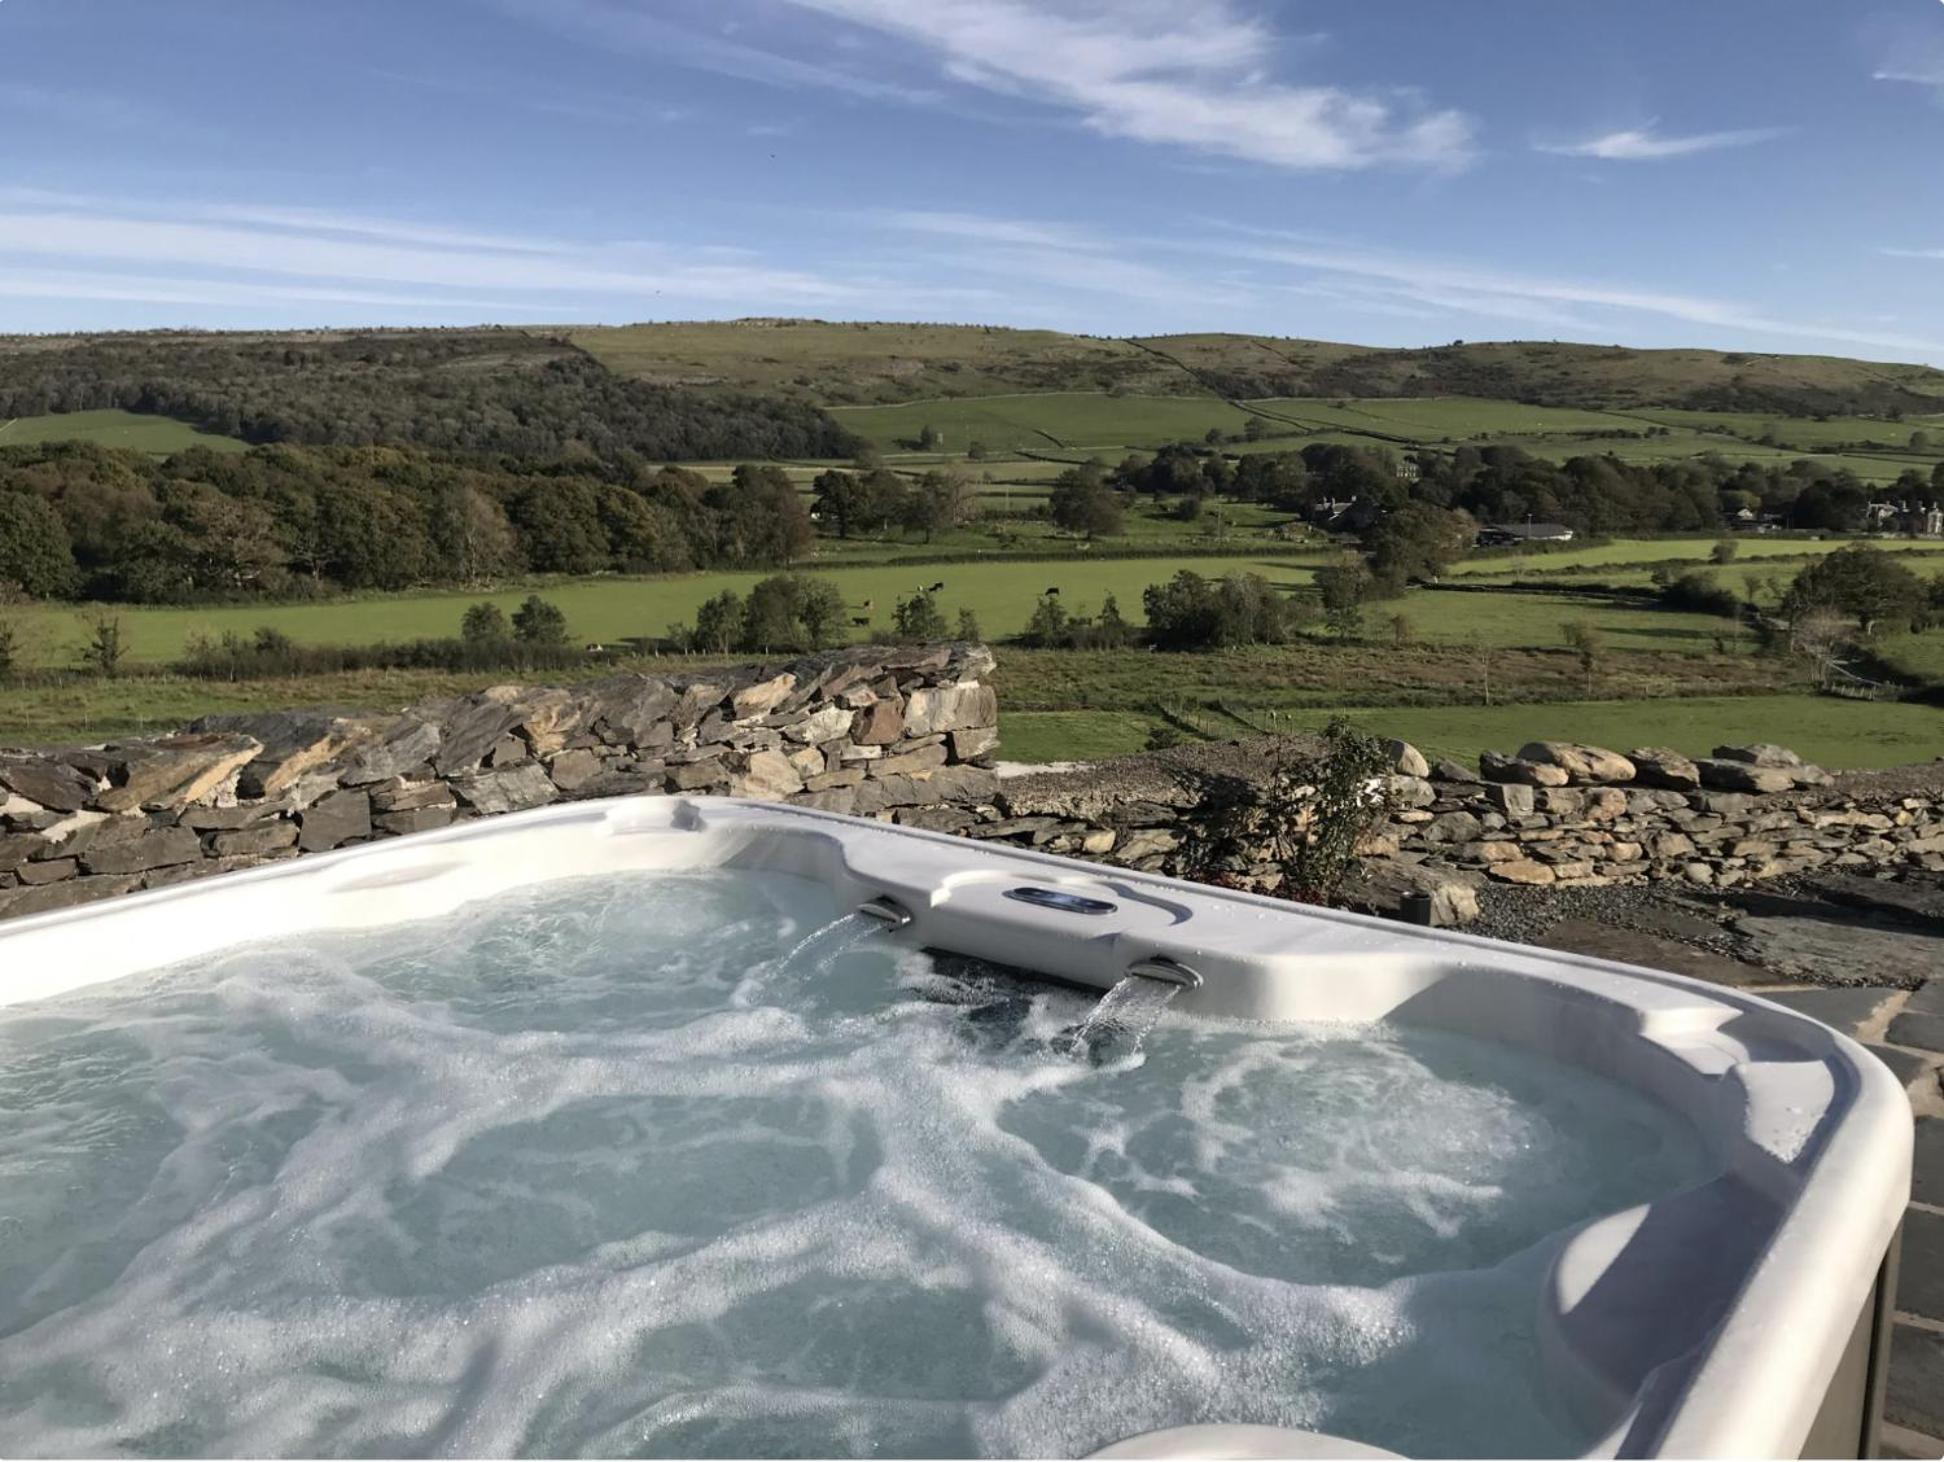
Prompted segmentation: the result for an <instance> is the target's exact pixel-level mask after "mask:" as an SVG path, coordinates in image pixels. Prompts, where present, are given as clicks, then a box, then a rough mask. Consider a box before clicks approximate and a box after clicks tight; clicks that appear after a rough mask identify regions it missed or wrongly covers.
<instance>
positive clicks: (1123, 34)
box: [789, 0, 1473, 169]
mask: <svg viewBox="0 0 1944 1462" xmlns="http://www.w3.org/2000/svg"><path fill="white" fill-rule="evenodd" d="M789 3H791V4H794V5H796V6H797V7H799V8H800V9H804V10H809V11H813V12H815V13H818V14H821V15H825V16H828V17H831V18H833V19H836V20H841V21H846V22H849V23H850V24H853V25H857V26H863V27H867V28H869V29H872V30H875V31H879V32H882V33H885V34H888V35H892V36H896V37H898V38H900V39H903V40H905V41H907V42H910V43H912V44H915V45H917V46H920V47H922V48H924V49H925V50H926V51H927V52H929V53H930V54H932V55H933V56H934V57H935V58H936V60H937V62H938V64H939V65H940V66H941V67H942V68H943V70H944V72H945V74H946V75H947V76H948V77H950V78H951V79H952V80H954V81H957V82H960V83H963V84H965V85H970V86H976V87H981V88H984V89H986V90H989V91H995V92H1001V93H1005V94H1008V95H1015V96H1021V97H1025V98H1028V99H1031V100H1034V101H1039V102H1043V103H1047V104H1050V105H1053V106H1058V107H1062V108H1065V109H1068V110H1071V111H1073V112H1076V113H1077V114H1078V115H1079V116H1080V118H1081V120H1082V122H1083V123H1084V125H1086V126H1087V127H1089V128H1091V129H1092V130H1093V131H1096V132H1099V133H1101V134H1102V135H1104V136H1108V137H1124V138H1130V139H1133V140H1136V141H1141V142H1155V143H1164V144H1172V145H1177V146H1182V147H1188V148H1192V149H1195V150H1197V151H1202V152H1210V153H1216V154H1220V155H1224V156H1228V157H1238V158H1245V159H1247V160H1249V161H1252V162H1259V163H1268V164H1271V165H1273V166H1277V167H1285V168H1299V169H1308V168H1361V167H1369V166H1373V165H1378V164H1386V163H1402V164H1415V165H1422V166H1430V167H1452V166H1457V165H1460V164H1462V163H1464V162H1465V161H1467V160H1468V159H1469V157H1470V155H1471V150H1472V136H1473V127H1472V123H1471V121H1470V119H1468V118H1467V117H1465V116H1464V115H1463V114H1462V113H1459V112H1456V111H1451V110H1436V109H1432V108H1429V107H1426V106H1424V105H1422V104H1421V103H1420V102H1418V101H1417V99H1416V98H1415V96H1414V95H1413V94H1412V93H1410V92H1408V91H1406V90H1403V89H1395V90H1391V91H1372V90H1356V91H1353V90H1350V89H1347V88H1344V87H1341V86H1335V85H1326V84H1306V85H1296V84H1290V83H1285V82H1278V81H1274V80H1271V79H1269V77H1270V72H1271V69H1272V67H1273V66H1274V64H1275V61H1276V57H1277V51H1278V49H1279V46H1280V45H1281V42H1280V41H1279V38H1278V37H1277V35H1276V33H1275V32H1274V31H1273V30H1272V29H1271V28H1270V27H1269V26H1268V25H1267V24H1266V23H1264V22H1263V21H1261V20H1259V19H1255V18H1249V17H1245V16H1243V15H1242V14H1241V13H1240V12H1239V11H1238V10H1237V9H1236V8H1235V6H1234V5H1233V4H1232V3H1230V0H1126V3H1122V4H1117V5H1111V6H1102V5H1100V4H1098V3H1094V0H789Z"/></svg>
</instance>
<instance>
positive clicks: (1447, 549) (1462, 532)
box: [1363, 503, 1478, 593]
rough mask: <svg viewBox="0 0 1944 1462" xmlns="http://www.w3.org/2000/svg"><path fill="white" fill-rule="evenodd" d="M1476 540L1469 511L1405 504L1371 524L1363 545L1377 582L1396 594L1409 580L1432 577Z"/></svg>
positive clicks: (1461, 555) (1473, 524) (1443, 569)
mask: <svg viewBox="0 0 1944 1462" xmlns="http://www.w3.org/2000/svg"><path fill="white" fill-rule="evenodd" d="M1477 537H1478V524H1477V523H1476V522H1474V521H1473V520H1472V517H1471V515H1470V514H1469V513H1464V512H1458V511H1455V510H1453V509H1449V508H1435V507H1432V506H1431V505H1430V504H1429V503H1406V504H1405V505H1404V506H1403V507H1401V508H1398V509H1397V510H1396V511H1394V512H1389V513H1386V514H1384V515H1383V516H1382V517H1381V518H1379V519H1378V520H1377V521H1376V522H1375V523H1373V524H1372V525H1371V527H1370V530H1369V531H1368V532H1367V533H1365V534H1364V540H1363V541H1364V549H1365V551H1366V552H1367V553H1368V554H1369V555H1370V569H1371V573H1372V574H1373V575H1374V576H1375V578H1376V580H1377V584H1378V585H1380V586H1381V587H1382V588H1384V589H1385V590H1387V591H1388V592H1390V593H1397V592H1399V591H1401V590H1402V589H1403V588H1404V586H1405V585H1406V584H1408V583H1409V582H1411V581H1412V580H1413V579H1420V580H1429V579H1436V578H1437V577H1438V576H1439V575H1440V574H1442V573H1443V572H1444V571H1445V570H1446V569H1447V568H1449V567H1450V566H1451V565H1452V564H1454V563H1456V562H1457V561H1458V560H1459V559H1461V558H1463V557H1464V556H1465V552H1466V550H1468V549H1469V548H1470V547H1471V546H1472V543H1473V542H1474V541H1475V540H1476V539H1477Z"/></svg>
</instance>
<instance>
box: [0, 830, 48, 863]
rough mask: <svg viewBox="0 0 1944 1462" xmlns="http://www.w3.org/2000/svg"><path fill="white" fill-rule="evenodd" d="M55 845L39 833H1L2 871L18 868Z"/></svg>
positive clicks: (0, 861) (0, 857) (0, 858)
mask: <svg viewBox="0 0 1944 1462" xmlns="http://www.w3.org/2000/svg"><path fill="white" fill-rule="evenodd" d="M53 846H54V845H53V844H52V843H50V842H48V840H47V839H46V838H44V837H42V836H41V835H40V834H39V833H0V871H5V870H8V869H13V868H18V867H19V866H20V865H21V864H22V863H25V862H26V861H27V860H28V859H29V858H32V857H34V856H35V855H36V854H40V853H45V852H47V851H49V850H50V849H51V848H52V847H53Z"/></svg>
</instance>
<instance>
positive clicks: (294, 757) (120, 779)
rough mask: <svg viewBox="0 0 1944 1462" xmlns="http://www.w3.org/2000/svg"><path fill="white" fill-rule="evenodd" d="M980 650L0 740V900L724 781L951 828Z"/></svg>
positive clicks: (977, 765) (977, 691) (972, 779)
mask: <svg viewBox="0 0 1944 1462" xmlns="http://www.w3.org/2000/svg"><path fill="white" fill-rule="evenodd" d="M991 668H992V657H991V655H990V654H989V653H988V652H987V651H986V650H985V649H984V648H983V647H980V646H973V645H957V646H944V647H938V648H932V649H917V650H896V649H865V650H853V651H843V652H839V653H836V654H830V655H821V656H812V657H808V658H805V659H803V660H799V661H796V662H793V663H791V664H789V665H787V666H785V667H783V668H782V669H781V670H777V669H774V668H771V669H768V670H764V669H759V668H754V667H749V668H742V669H732V670H715V671H709V672H706V673H703V674H688V675H669V676H654V675H638V674H630V675H618V676H614V677H611V678H609V679H606V680H600V681H595V682H591V683H588V684H585V685H579V686H574V687H572V688H564V689H563V688H554V687H520V686H498V687H495V688H493V689H491V690H487V691H484V692H481V693H479V694H477V695H468V696H460V697H454V698H449V699H441V700H434V701H428V702H425V703H423V704H420V705H417V706H414V707H412V708H410V709H408V710H406V711H403V712H401V713H399V714H396V715H377V716H373V715H341V714H334V713H331V712H325V711H279V712H271V713H267V714H261V715H233V716H212V717H208V718H205V719H204V720H202V721H199V722H197V723H196V724H195V725H194V726H192V727H191V728H190V729H189V730H188V731H186V732H184V733H182V734H179V735H174V736H165V737H160V738H153V739H142V740H130V741H123V742H115V743H110V744H109V745H106V746H100V747H89V748H84V749H79V750H63V751H51V752H25V751H12V752H0V918H4V917H7V916H9V915H20V914H30V913H38V912H42V911H45V910H49V909H57V908H65V907H68V906H70V905H73V904H78V903H82V902H85V901H86V900H88V899H92V898H100V897H103V896H106V895H110V894H118V893H127V892H130V891H132V890H135V889H141V888H160V887H165V886H167V885H169V884H172V883H177V882H181V881H183V880H185V879H188V878H194V877H197V876H201V875H205V874H210V873H222V872H228V871H231V870H233V869H237V868H247V867H251V866H254V865H256V864H260V863H265V862H270V861H274V860H277V859H281V858H292V857H296V856H298V855H299V854H300V853H310V852H322V851H324V850H326V849H329V848H336V847H342V846H344V845H346V844H350V843H357V842H363V841H365V840H367V839H371V838H379V837H388V836H394V835H397V834H400V833H411V832H421V831H424V830H426V829H428V828H435V827H443V826H445V825H446V824H448V823H451V822H453V821H456V820H459V819H464V818H469V817H479V816H487V815H490V814H493V813H501V812H514V811H519V810H521V809H524V808H529V807H539V806H542V805H544V804H546V803H549V802H554V801H557V800H561V799H566V798H587V797H607V796H620V795H629V794H641V793H653V794H660V793H672V792H686V793H729V794H733V795H736V796H743V797H760V798H770V799H773V800H779V801H786V802H791V803H795V804H798V805H801V806H809V807H820V808H826V809H829V810H832V811H836V812H849V813H857V814H860V815H864V816H873V817H879V818H884V819H886V820H891V821H896V822H901V823H911V824H916V825H919V826H926V827H941V828H947V829H958V828H962V827H965V826H968V825H970V824H971V823H972V822H973V821H975V820H976V819H977V818H978V817H979V816H980V815H981V813H982V812H983V813H987V814H989V813H990V804H991V802H992V800H993V797H994V794H995V792H996V790H997V786H998V781H997V777H996V775H995V774H994V772H993V771H992V768H991V764H990V760H991V756H992V753H993V752H994V751H995V750H996V749H997V747H998V739H999V733H998V703H997V700H996V698H995V697H994V695H993V691H992V688H991V687H990V686H989V685H986V684H983V683H982V677H984V676H985V675H986V674H988V673H989V672H990V670H991Z"/></svg>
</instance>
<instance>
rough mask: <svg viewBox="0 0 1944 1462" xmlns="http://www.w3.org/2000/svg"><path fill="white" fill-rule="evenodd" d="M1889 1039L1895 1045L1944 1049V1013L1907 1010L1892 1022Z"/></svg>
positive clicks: (1929, 1049)
mask: <svg viewBox="0 0 1944 1462" xmlns="http://www.w3.org/2000/svg"><path fill="white" fill-rule="evenodd" d="M1889 1041H1890V1044H1891V1045H1893V1046H1915V1047H1916V1048H1917V1049H1918V1050H1920V1051H1944V1015H1923V1014H1921V1013H1920V1014H1913V1013H1911V1012H1910V1011H1908V1010H1906V1011H1905V1012H1904V1013H1903V1014H1902V1015H1899V1016H1898V1017H1897V1018H1896V1019H1895V1020H1893V1021H1891V1022H1890V1031H1889Z"/></svg>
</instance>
